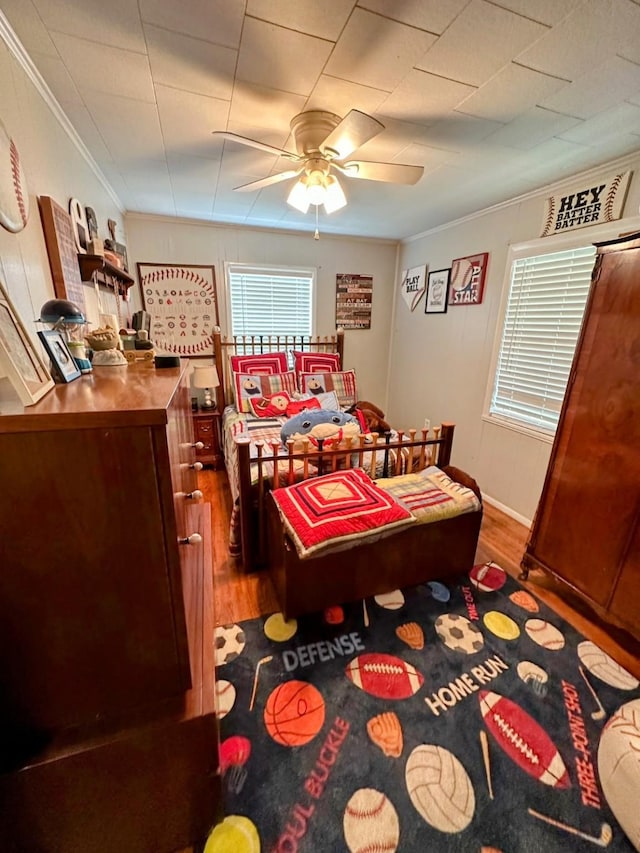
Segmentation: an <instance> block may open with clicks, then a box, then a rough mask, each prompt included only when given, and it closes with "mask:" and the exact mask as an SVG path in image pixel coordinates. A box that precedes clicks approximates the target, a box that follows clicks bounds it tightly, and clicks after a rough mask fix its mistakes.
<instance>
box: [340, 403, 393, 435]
mask: <svg viewBox="0 0 640 853" xmlns="http://www.w3.org/2000/svg"><path fill="white" fill-rule="evenodd" d="M349 412H350V413H351V414H353V415H354V416H355V417H357V418H358V420H360V423H361V425H362V429H363V431H366V432H377V433H378V434H379V435H382V434H383V433H385V432H389V431H390V430H391V426H390V424H388V423H387V421H385V419H384V412H383V411H382V409H379V408H378V406H376V405H375V404H374V403H370V402H369V401H368V400H358V401H357V402H356V404H355V405H354V406H352V407H351V408H350V409H349Z"/></svg>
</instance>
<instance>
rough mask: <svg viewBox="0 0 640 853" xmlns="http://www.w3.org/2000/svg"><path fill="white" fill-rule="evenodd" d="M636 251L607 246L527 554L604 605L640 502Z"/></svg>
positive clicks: (638, 246) (633, 246) (639, 268)
mask: <svg viewBox="0 0 640 853" xmlns="http://www.w3.org/2000/svg"><path fill="white" fill-rule="evenodd" d="M626 245H627V248H624V244H620V243H617V244H615V245H610V244H603V245H602V246H600V247H599V256H598V258H597V261H596V266H595V268H594V276H593V283H592V288H591V293H590V298H589V302H588V304H587V308H586V313H585V321H584V324H583V330H582V335H581V339H580V341H579V343H578V348H577V350H576V355H575V358H574V363H573V369H572V375H571V378H570V380H569V386H568V388H567V393H566V396H565V401H564V405H563V411H562V414H561V418H560V423H559V425H558V432H557V434H556V439H555V443H554V448H553V451H552V455H551V460H550V463H549V470H548V472H547V479H546V482H545V488H544V491H543V495H542V497H541V500H540V504H539V506H538V511H537V514H536V519H535V522H534V527H533V530H532V535H531V540H530V543H529V546H528V549H527V552H528V555H530V556H531V557H533V559H534V560H535V561H537V562H538V563H540V564H541V565H542V566H544V567H546V568H548V569H550V570H551V571H552V572H554V573H555V574H557V575H558V576H560V577H561V578H563V579H564V580H566V581H568V582H569V583H570V584H571V585H572V586H574V587H575V588H577V589H578V590H579V591H580V592H582V593H583V594H584V595H585V596H586V597H588V598H589V599H591V600H592V601H593V602H596V603H597V604H598V605H600V606H602V607H607V605H608V603H609V600H610V598H611V596H612V594H613V590H614V586H615V584H616V581H617V577H618V573H619V570H620V566H621V563H622V561H623V560H624V559H625V555H626V553H627V547H628V543H629V536H630V531H631V530H632V529H633V526H634V524H635V516H636V513H637V507H638V500H639V499H640V498H639V496H640V451H639V449H638V448H639V447H640V418H638V417H637V411H638V398H639V387H640V335H639V334H638V330H639V329H640V240H635V241H631V242H627V244H626ZM525 562H526V556H525Z"/></svg>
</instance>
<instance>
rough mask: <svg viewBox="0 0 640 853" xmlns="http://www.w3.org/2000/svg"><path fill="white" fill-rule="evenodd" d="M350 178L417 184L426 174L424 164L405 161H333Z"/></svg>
mask: <svg viewBox="0 0 640 853" xmlns="http://www.w3.org/2000/svg"><path fill="white" fill-rule="evenodd" d="M333 165H334V166H336V167H337V168H338V169H340V171H341V172H344V173H345V175H348V176H349V177H350V178H364V180H366V181H387V182H388V183H391V184H408V185H411V184H417V183H418V181H419V180H420V178H421V177H422V176H423V174H424V166H405V165H404V164H403V163H370V162H367V161H365V160H350V161H349V162H348V163H342V164H341V165H340V164H338V163H333Z"/></svg>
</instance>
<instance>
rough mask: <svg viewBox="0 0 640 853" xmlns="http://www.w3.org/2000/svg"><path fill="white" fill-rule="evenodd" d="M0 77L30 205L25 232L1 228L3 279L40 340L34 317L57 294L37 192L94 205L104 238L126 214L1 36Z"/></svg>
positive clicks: (1, 105)
mask: <svg viewBox="0 0 640 853" xmlns="http://www.w3.org/2000/svg"><path fill="white" fill-rule="evenodd" d="M1 35H2V33H1V32H0V36H1ZM25 61H28V60H26V59H25ZM0 80H1V81H2V82H1V84H0V121H2V123H3V124H4V126H5V129H6V132H7V134H8V135H9V136H10V137H11V138H12V139H13V140H14V142H15V144H16V147H17V149H18V152H19V154H20V160H21V162H22V166H23V169H24V172H25V177H26V182H27V186H28V190H29V204H30V214H29V220H28V222H27V225H26V227H25V228H24V230H23V231H21V232H19V233H18V234H14V233H12V232H10V231H7V230H6V229H4V228H2V227H0V278H1V280H2V282H3V284H4V286H5V288H6V289H7V291H8V293H9V296H10V298H11V300H12V302H13V304H14V306H15V308H16V311H17V312H18V313H19V315H20V318H21V319H22V322H23V323H24V325H25V326H26V328H27V330H28V331H29V333H30V334H31V335H32V337H34V339H35V340H36V341H37V337H36V331H37V330H38V329H39V328H42V327H41V326H38V325H36V324H35V323H34V320H35V319H36V318H37V317H39V316H40V308H41V307H42V305H43V303H44V302H46V300H47V299H51V298H53V296H54V291H53V283H52V279H51V271H50V267H49V259H48V256H47V249H46V246H45V242H44V234H43V230H42V223H41V220H40V211H39V209H38V196H40V195H48V196H51V197H52V198H54V199H55V200H56V201H57V202H58V203H59V204H60V205H62V206H63V207H65V208H67V209H68V203H69V199H71V198H74V197H75V198H78V199H80V201H81V202H82V203H83V204H84V205H88V206H90V207H93V208H94V210H95V211H96V214H97V217H98V225H99V227H100V236H102V237H108V236H109V235H108V232H107V219H108V218H109V219H115V220H116V221H117V222H118V223H119V227H120V231H119V232H118V233H119V234H122V233H123V232H122V230H121V229H122V217H121V214H120V210H119V208H118V206H117V205H116V202H115V200H114V198H113V197H112V196H111V195H110V194H109V193H108V192H107V190H106V189H105V187H104V185H103V184H102V183H101V182H100V180H98V178H97V177H96V174H95V173H94V172H93V171H92V169H91V168H90V166H89V164H88V163H87V161H86V159H85V158H84V157H83V156H82V155H81V154H80V152H79V150H78V148H77V147H76V146H75V145H74V144H73V143H72V141H71V139H70V138H69V136H68V135H67V133H66V132H65V131H64V130H63V128H62V126H61V124H60V122H59V121H58V119H57V118H56V117H55V115H54V114H53V112H52V110H51V109H50V107H49V106H48V104H47V103H46V102H45V100H44V99H43V97H42V95H41V94H40V92H39V91H38V89H37V88H36V87H35V86H34V84H33V83H32V81H31V79H30V78H29V76H28V75H27V73H25V70H24V67H23V65H22V64H21V63H20V62H18V61H17V59H16V57H15V55H14V54H13V53H12V52H11V51H10V50H9V48H8V46H7V45H6V44H5V42H4V41H3V40H2V38H0ZM103 232H104V233H103ZM85 290H86V291H87V296H88V304H87V309H88V314H89V318H90V319H91V320H92V321H94V322H97V320H98V317H97V303H96V299H95V294H94V291H93V288H92V287H86V288H85ZM37 345H38V346H39V342H38V344H37Z"/></svg>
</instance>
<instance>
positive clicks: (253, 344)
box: [213, 329, 344, 409]
mask: <svg viewBox="0 0 640 853" xmlns="http://www.w3.org/2000/svg"><path fill="white" fill-rule="evenodd" d="M291 350H301V351H303V352H337V353H338V355H339V356H340V364H341V365H344V329H338V330H337V331H336V334H335V335H325V336H324V337H321V336H320V335H229V336H227V335H223V334H222V333H221V332H220V330H219V329H218V330H216V331H214V333H213V351H214V354H215V360H216V366H217V368H218V375H219V377H220V388H219V389H218V399H217V401H218V407H219V408H220V409H224V407H225V406H226V405H227V403H229V402H230V401H231V400H232V398H233V381H232V376H231V361H230V356H232V355H254V354H258V353H265V352H281V351H285V352H287V353H288V352H290V351H291Z"/></svg>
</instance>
